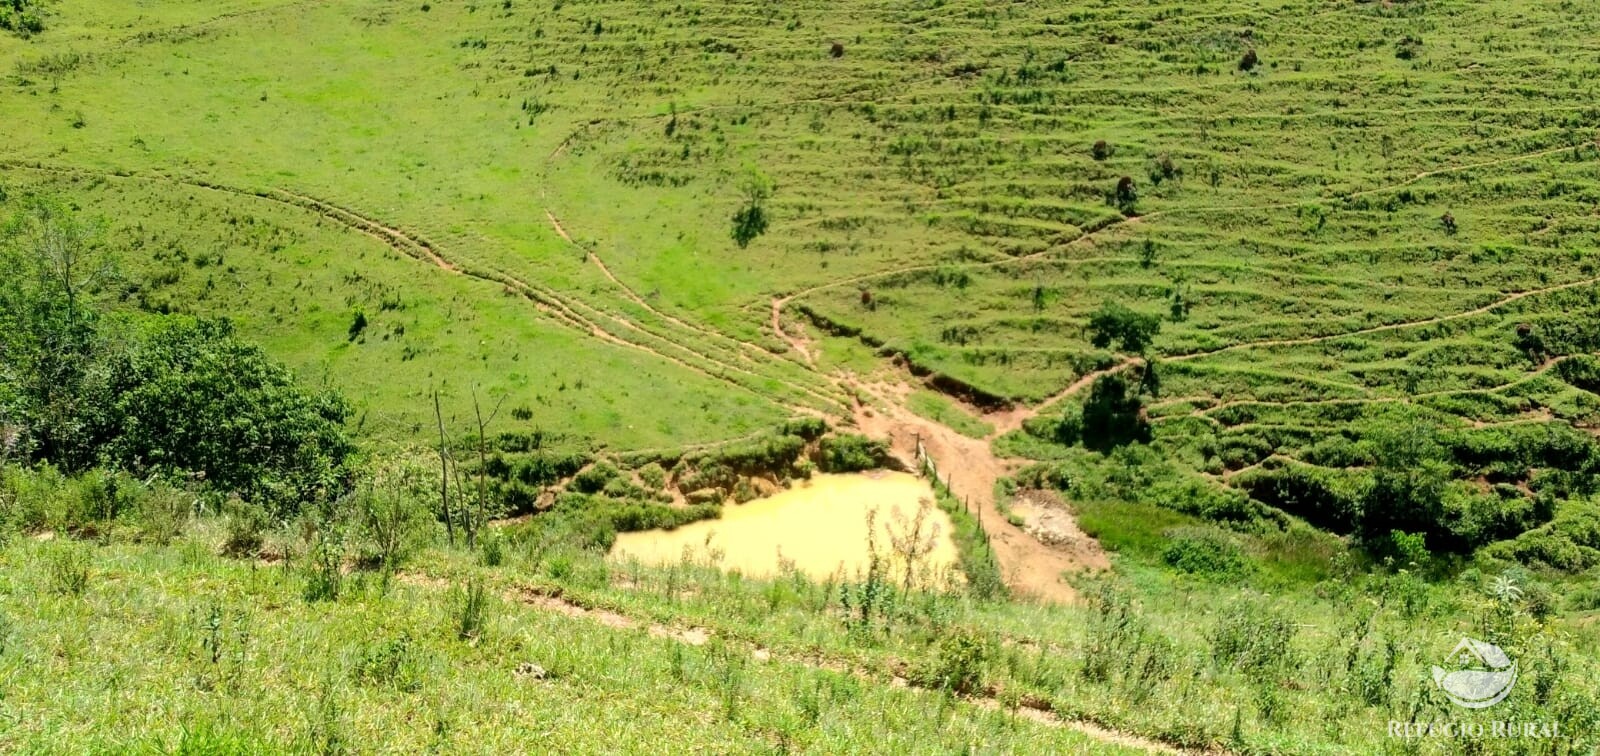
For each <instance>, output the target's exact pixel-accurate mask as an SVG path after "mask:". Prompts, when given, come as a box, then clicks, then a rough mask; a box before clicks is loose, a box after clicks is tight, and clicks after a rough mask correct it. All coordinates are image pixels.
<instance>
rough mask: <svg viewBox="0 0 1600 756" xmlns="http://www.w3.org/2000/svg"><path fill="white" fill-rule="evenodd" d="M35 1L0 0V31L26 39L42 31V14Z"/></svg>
mask: <svg viewBox="0 0 1600 756" xmlns="http://www.w3.org/2000/svg"><path fill="white" fill-rule="evenodd" d="M39 6H40V3H39V2H38V1H37V0H0V30H4V31H9V32H12V33H14V34H16V35H17V36H19V37H22V38H23V39H27V38H28V37H31V36H33V35H35V34H38V33H39V32H42V31H44V14H43V12H42V11H41V10H40V7H39Z"/></svg>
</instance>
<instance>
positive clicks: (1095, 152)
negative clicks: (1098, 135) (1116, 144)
mask: <svg viewBox="0 0 1600 756" xmlns="http://www.w3.org/2000/svg"><path fill="white" fill-rule="evenodd" d="M1089 156H1090V157H1092V158H1094V159H1095V160H1105V159H1106V158H1109V157H1111V145H1109V144H1106V140H1104V139H1101V140H1098V141H1096V142H1095V143H1094V146H1093V147H1090V148H1089Z"/></svg>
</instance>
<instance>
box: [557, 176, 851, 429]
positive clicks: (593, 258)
mask: <svg viewBox="0 0 1600 756" xmlns="http://www.w3.org/2000/svg"><path fill="white" fill-rule="evenodd" d="M544 214H545V217H547V218H549V219H550V225H551V227H552V228H554V229H555V232H556V234H557V235H558V236H560V237H561V238H562V239H563V240H565V241H566V242H567V243H568V244H570V245H572V246H573V247H574V248H576V249H578V250H580V251H582V252H583V254H584V257H585V259H587V260H588V261H589V262H592V263H594V265H595V267H596V268H597V269H599V271H600V273H601V275H603V276H605V277H606V280H608V281H610V282H611V284H612V285H613V286H616V287H617V289H618V290H619V291H621V292H622V294H623V296H624V297H626V298H627V299H628V300H629V301H631V302H633V303H634V304H636V305H638V306H639V307H641V308H644V310H645V311H646V312H649V313H650V314H651V315H654V316H655V317H658V318H660V319H661V320H663V321H664V322H667V323H670V324H671V325H673V326H676V327H678V328H681V329H684V330H686V331H689V332H691V333H693V334H695V335H696V336H698V337H703V338H705V339H707V340H708V341H710V342H721V343H722V344H723V345H725V346H727V347H728V348H729V349H730V350H732V351H733V352H734V353H735V354H738V355H739V356H740V357H741V358H743V360H744V362H745V363H746V364H747V365H748V364H751V363H755V362H762V361H765V362H768V363H777V362H783V363H785V364H798V363H795V362H794V361H792V360H786V359H784V358H783V357H781V356H779V355H776V354H774V353H772V352H771V351H770V350H767V349H764V348H762V347H761V346H760V345H757V344H752V343H750V342H748V341H744V340H742V339H739V338H736V337H733V336H729V335H727V334H725V333H723V332H721V331H718V330H715V329H711V328H707V327H705V326H701V325H698V324H695V323H690V322H688V321H685V320H683V319H681V318H678V317H677V316H674V315H671V314H669V313H666V312H663V311H661V310H659V309H657V308H656V307H654V306H653V305H651V304H650V303H649V302H646V301H645V300H644V298H643V297H641V296H639V294H638V292H636V291H634V290H633V288H632V287H630V286H628V285H627V284H625V283H623V282H622V281H621V280H620V279H618V278H617V276H616V275H615V274H614V273H612V272H611V269H610V268H609V267H607V266H606V264H605V261H604V260H602V259H601V258H600V256H599V255H598V254H596V253H595V252H594V250H592V249H590V248H588V247H585V246H584V245H582V244H579V243H578V242H576V241H574V240H573V238H572V235H571V234H569V233H568V232H567V229H566V226H565V225H563V224H562V223H561V220H560V219H559V218H557V217H556V216H555V213H553V212H551V211H550V210H549V209H548V208H546V209H545V211H544ZM640 330H643V329H642V328H641V329H640ZM657 337H658V338H661V339H663V340H666V341H668V342H670V343H673V344H674V345H675V346H677V347H679V348H681V349H684V350H686V351H689V352H693V353H695V354H697V355H699V356H700V357H701V358H702V359H705V360H707V361H710V362H714V363H718V364H721V365H724V366H725V367H727V368H728V369H731V370H737V371H739V372H743V373H747V374H749V375H752V376H756V374H755V373H753V372H750V371H749V370H747V369H746V368H745V367H743V366H738V365H734V364H732V363H730V362H726V361H723V360H720V359H718V358H716V357H715V356H713V355H711V354H709V353H708V352H707V351H706V350H704V349H699V348H694V347H691V346H690V345H688V344H686V343H684V342H682V341H674V340H672V339H670V338H668V337H666V336H663V335H659V334H657ZM807 362H808V363H809V355H807ZM801 367H807V366H806V365H802V366H801ZM756 377H760V376H756ZM768 379H769V380H773V381H776V382H778V383H780V384H783V385H785V386H788V387H789V388H791V389H794V390H796V391H799V392H801V393H805V394H807V395H810V396H812V397H813V398H816V399H820V400H823V401H825V402H828V403H831V404H836V405H838V406H839V407H840V408H841V409H843V408H844V407H845V404H844V403H843V401H842V400H841V399H840V398H839V397H836V396H827V395H825V394H823V393H821V392H820V390H818V389H816V388H813V387H811V386H804V385H801V384H797V383H794V382H792V381H789V380H787V379H785V378H782V377H777V376H769V377H768ZM824 382H825V383H826V384H827V385H828V386H830V387H832V388H837V386H836V385H835V384H833V382H832V381H824Z"/></svg>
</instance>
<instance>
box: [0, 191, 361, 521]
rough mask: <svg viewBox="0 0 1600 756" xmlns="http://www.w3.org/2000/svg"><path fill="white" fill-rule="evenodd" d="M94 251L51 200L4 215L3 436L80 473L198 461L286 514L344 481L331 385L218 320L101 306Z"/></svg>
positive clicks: (157, 469)
mask: <svg viewBox="0 0 1600 756" xmlns="http://www.w3.org/2000/svg"><path fill="white" fill-rule="evenodd" d="M96 249H97V248H96V246H95V243H94V239H93V234H92V233H91V232H90V231H89V230H88V229H86V228H85V227H83V226H81V225H80V224H78V223H77V222H76V221H75V220H74V219H73V218H72V216H71V214H70V213H69V212H68V211H66V210H64V209H63V208H61V207H59V206H57V205H54V204H50V203H48V202H43V201H32V202H30V203H29V204H28V206H27V208H26V209H25V210H24V211H23V212H22V213H20V214H18V215H17V216H16V217H14V218H13V219H12V220H11V221H10V222H8V223H6V224H5V225H4V226H3V227H0V429H3V433H4V434H5V435H6V436H7V437H8V438H9V439H12V440H9V441H8V442H7V446H8V447H14V451H15V452H16V453H20V456H22V457H24V458H26V459H29V460H32V461H35V462H38V461H48V462H51V463H53V464H55V465H57V466H60V467H61V468H63V469H65V470H68V471H75V472H76V471H85V470H88V469H90V468H92V467H95V466H97V465H106V466H109V467H117V468H121V469H124V470H128V471H131V472H134V473H135V474H137V475H139V476H140V477H145V476H148V475H150V474H152V473H154V474H159V475H167V476H171V477H174V478H177V477H180V476H183V475H185V474H190V473H192V474H196V475H198V476H202V477H203V480H204V482H205V484H206V485H207V486H209V487H211V488H214V489H216V490H219V491H224V492H238V493H240V494H242V495H243V496H245V497H247V498H249V499H251V500H253V501H257V502H260V503H263V504H266V505H268V506H271V507H272V508H273V509H275V510H276V511H278V512H280V513H290V512H293V511H296V510H298V508H299V507H300V505H301V504H302V503H303V502H306V501H310V500H314V499H319V498H321V499H326V498H331V497H333V496H337V495H339V494H340V493H342V492H343V490H344V489H345V488H346V486H347V483H348V479H347V473H346V464H347V462H348V460H349V458H350V457H351V456H352V454H353V452H354V447H353V446H352V444H351V443H350V441H349V439H348V438H347V437H346V435H345V431H344V427H343V423H344V420H345V418H346V416H347V415H348V414H349V409H348V408H347V407H346V405H345V403H344V401H343V400H342V399H341V398H340V397H339V396H338V395H337V394H334V393H332V392H316V391H310V390H307V389H305V388H304V387H302V386H300V385H299V384H298V383H297V382H296V381H295V379H294V376H293V374H291V373H290V372H289V371H288V370H287V369H286V368H284V367H283V366H281V365H279V364H277V363H276V362H274V361H272V360H270V359H268V358H267V357H266V356H265V355H264V354H263V353H262V352H261V350H259V349H257V348H255V347H253V346H250V345H247V344H244V343H243V342H241V341H239V340H238V339H236V338H235V337H234V335H233V329H232V327H231V326H230V325H229V324H228V323H227V322H226V321H208V320H202V321H195V320H191V319H188V318H181V317H164V318H154V319H129V318H111V319H109V320H108V319H107V318H105V317H103V316H102V315H101V314H100V312H99V310H98V307H99V305H100V302H99V299H100V297H101V295H103V294H104V293H105V290H106V289H107V288H108V287H109V283H110V281H112V280H113V278H114V276H112V275H111V272H110V271H111V266H110V264H109V262H108V261H107V260H105V259H104V258H103V257H101V256H98V254H97V253H96V252H95V250H96Z"/></svg>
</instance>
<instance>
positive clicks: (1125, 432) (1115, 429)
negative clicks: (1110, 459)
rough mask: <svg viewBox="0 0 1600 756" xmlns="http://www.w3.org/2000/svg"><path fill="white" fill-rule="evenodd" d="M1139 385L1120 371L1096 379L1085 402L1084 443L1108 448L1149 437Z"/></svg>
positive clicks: (1095, 448) (1148, 438)
mask: <svg viewBox="0 0 1600 756" xmlns="http://www.w3.org/2000/svg"><path fill="white" fill-rule="evenodd" d="M1143 409H1144V403H1143V401H1142V400H1141V399H1140V398H1139V394H1138V389H1137V388H1135V387H1134V386H1132V385H1130V384H1129V383H1128V379H1126V378H1124V377H1122V376H1121V375H1102V376H1100V377H1099V378H1096V379H1094V385H1093V386H1091V387H1090V389H1089V397H1088V399H1087V400H1085V401H1084V404H1083V427H1082V430H1081V431H1080V433H1081V435H1082V437H1083V445H1084V446H1086V447H1088V448H1090V449H1094V450H1096V451H1109V450H1111V449H1113V448H1115V447H1118V446H1122V445H1123V444H1129V443H1135V442H1139V443H1143V442H1147V441H1149V440H1150V423H1149V422H1148V421H1147V420H1146V419H1145V417H1144V412H1143Z"/></svg>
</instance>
